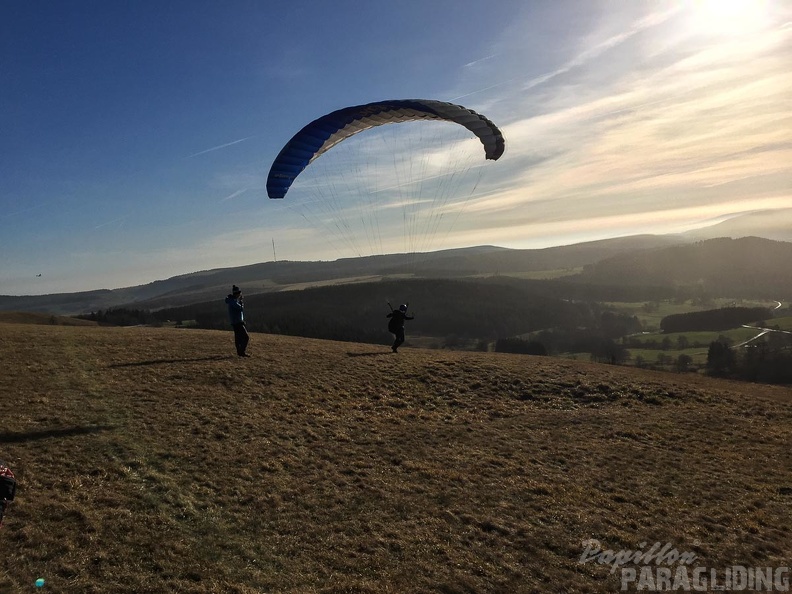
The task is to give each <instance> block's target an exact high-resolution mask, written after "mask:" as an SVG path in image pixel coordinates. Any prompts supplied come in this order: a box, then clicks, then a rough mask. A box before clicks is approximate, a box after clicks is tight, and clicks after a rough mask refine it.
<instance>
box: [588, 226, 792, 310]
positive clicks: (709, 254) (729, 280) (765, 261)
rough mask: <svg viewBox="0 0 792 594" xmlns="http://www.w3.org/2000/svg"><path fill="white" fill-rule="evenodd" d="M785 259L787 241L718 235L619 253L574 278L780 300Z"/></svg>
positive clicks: (789, 278)
mask: <svg viewBox="0 0 792 594" xmlns="http://www.w3.org/2000/svg"><path fill="white" fill-rule="evenodd" d="M790 261H792V243H788V242H781V241H771V240H769V239H761V238H759V237H743V238H740V239H729V238H719V239H710V240H706V241H701V242H697V243H694V244H688V245H677V246H672V247H667V248H658V249H655V250H644V251H641V252H637V253H632V254H628V253H624V254H619V255H617V256H613V257H612V258H607V259H604V260H602V261H600V262H598V263H596V264H592V265H590V266H587V267H586V268H585V270H584V272H583V274H582V275H580V277H579V280H580V282H587V283H605V284H608V283H614V282H621V283H623V284H624V285H628V286H629V285H639V286H640V285H646V284H653V285H659V286H685V287H690V288H692V289H695V290H697V291H700V292H704V293H706V294H708V295H709V296H711V297H742V298H765V299H784V298H786V296H787V295H792V269H790V267H789V265H788V263H789V262H790ZM779 295H780V297H779Z"/></svg>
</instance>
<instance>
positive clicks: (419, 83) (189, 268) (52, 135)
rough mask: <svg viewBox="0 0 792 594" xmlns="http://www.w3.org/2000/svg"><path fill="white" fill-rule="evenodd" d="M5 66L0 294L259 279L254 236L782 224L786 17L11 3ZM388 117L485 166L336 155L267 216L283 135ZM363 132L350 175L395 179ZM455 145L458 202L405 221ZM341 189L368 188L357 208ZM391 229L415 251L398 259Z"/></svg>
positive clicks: (0, 39) (326, 251) (443, 173)
mask: <svg viewBox="0 0 792 594" xmlns="http://www.w3.org/2000/svg"><path fill="white" fill-rule="evenodd" d="M0 48H2V51H0V81H2V87H3V90H2V92H0V130H2V134H0V294H41V293H54V292H71V291H82V290H92V289H98V288H115V287H121V286H130V285H135V284H141V283H146V282H151V281H154V280H157V279H162V278H167V277H170V276H174V275H177V274H183V273H189V272H194V271H199V270H205V269H210V268H221V267H230V266H239V265H244V264H251V263H256V262H264V261H268V260H272V259H273V242H274V243H275V244H276V246H277V257H278V259H284V260H308V259H310V260H331V259H336V258H339V257H347V256H356V255H369V254H376V253H391V252H400V251H404V250H405V249H419V250H420V249H441V248H452V247H464V246H473V245H499V246H504V247H511V248H540V247H548V246H552V245H563V244H570V243H576V242H579V241H588V240H594V239H604V238H609V237H618V236H624V235H632V234H637V233H656V234H662V233H680V232H685V231H690V230H692V229H696V228H698V227H703V226H706V225H712V224H714V223H715V222H718V221H722V220H724V219H726V218H728V217H731V216H735V215H739V214H742V213H753V212H759V211H772V210H774V209H788V208H790V207H792V109H790V107H792V69H790V64H792V2H789V1H782V0H764V1H762V0H700V1H692V0H691V1H688V2H682V1H667V2H622V1H592V2H579V1H572V0H561V1H551V0H546V1H544V0H542V1H530V0H529V1H525V0H519V1H518V0H514V1H511V0H505V1H502V2H489V3H488V2H480V1H476V2H473V1H469V0H453V1H451V0H438V1H433V2H428V3H427V2H418V1H412V0H410V1H407V2H402V3H399V4H398V8H396V7H395V5H394V3H386V2H380V1H372V2H367V3H361V2H357V1H355V2H353V1H351V0H349V1H346V0H339V1H337V2H319V1H310V2H303V3H285V2H284V3H272V2H266V3H265V2H260V3H249V2H238V1H234V0H231V1H228V2H200V1H199V2H192V1H191V2H168V3H157V2H149V1H142V2H134V3H114V2H107V3H98V2H97V3H94V2H89V3H78V4H72V3H35V2H8V3H5V5H4V7H3V18H2V19H0ZM409 98H420V99H437V100H441V101H450V102H453V103H459V104H461V105H464V106H466V107H468V108H470V109H473V110H475V111H477V112H479V113H481V114H484V115H486V117H488V118H489V119H490V120H492V121H493V122H494V123H495V124H497V125H498V126H499V127H500V129H501V130H502V131H503V134H504V136H505V138H506V151H505V153H504V155H503V156H502V157H501V158H500V159H499V160H497V161H485V160H484V158H483V153H481V147H480V146H479V145H478V144H477V141H476V140H475V139H474V140H473V141H472V145H473V146H472V148H471V147H470V142H469V141H465V140H463V139H461V138H457V137H453V138H449V139H448V140H445V141H444V144H442V143H441V144H440V145H439V146H438V147H437V148H433V149H431V152H430V153H429V154H428V155H427V156H426V157H425V159H424V169H422V170H421V172H420V173H417V172H412V175H414V176H415V177H414V178H413V179H412V180H407V179H405V177H404V174H403V173H402V172H401V171H399V170H396V169H388V170H386V171H380V170H379V169H376V168H372V169H366V168H364V167H362V166H360V165H359V164H358V163H354V162H351V163H350V162H347V161H343V160H342V157H341V153H339V155H338V159H339V160H338V161H335V162H334V161H333V160H332V159H331V158H330V153H331V152H332V151H333V150H335V149H331V151H329V152H328V154H327V155H324V156H322V157H320V158H319V159H317V160H316V161H315V162H314V163H313V164H312V165H310V166H309V167H308V169H306V171H305V172H304V174H305V179H304V180H303V179H301V178H302V176H300V178H298V181H299V182H300V183H301V184H302V186H300V185H299V184H298V183H295V186H294V190H296V191H295V192H294V195H292V193H291V190H290V193H289V194H287V196H286V197H285V198H284V199H283V200H270V199H269V198H268V197H267V191H266V178H267V174H268V172H269V168H270V165H271V164H272V162H273V160H274V159H275V157H276V155H277V154H278V152H279V151H280V149H281V148H282V147H283V145H284V144H285V143H286V142H287V141H288V140H289V139H290V138H291V137H292V135H294V134H295V133H296V132H297V131H299V130H300V129H301V128H302V127H303V126H304V125H306V124H307V123H309V122H310V121H312V120H314V119H316V118H318V117H319V116H321V115H323V114H325V113H328V112H330V111H333V110H336V109H340V108H342V107H345V106H349V105H357V104H363V103H368V102H372V101H377V100H383V99H409ZM398 126H400V124H399V125H392V126H383V128H397V127H398ZM359 136H360V137H361V138H360V139H356V141H358V140H359V141H360V143H361V144H360V146H366V145H364V144H363V143H365V142H366V138H365V137H364V135H363V134H361V135H359ZM371 138H372V139H375V138H377V140H371V141H370V142H371V143H372V144H371V145H370V146H367V148H366V149H365V154H366V155H367V157H366V160H367V161H369V160H372V161H373V159H374V157H375V156H379V157H380V158H382V160H383V161H384V162H386V163H389V162H392V161H395V157H394V155H395V154H396V153H399V152H400V151H399V147H397V148H388V147H386V146H385V145H384V144H383V145H382V146H380V144H379V140H378V137H374V136H373V135H372V136H371ZM344 144H345V143H341V145H339V147H337V148H340V147H341V146H342V145H344ZM350 146H351V147H352V148H353V149H354V146H355V145H353V144H351V143H350ZM402 148H404V147H402ZM409 150H411V149H405V152H409ZM467 150H470V151H471V154H472V157H470V158H471V159H472V160H471V161H470V163H468V164H466V165H465V168H466V169H465V171H466V173H467V174H469V175H470V176H471V180H472V181H470V182H468V189H467V190H465V191H464V192H463V191H462V190H461V189H459V188H458V187H457V186H453V187H452V188H451V190H450V192H451V194H450V195H449V196H447V197H444V198H443V200H442V201H441V202H440V203H437V202H434V203H432V204H433V205H432V210H431V212H429V213H427V212H426V211H425V212H423V213H422V212H421V211H420V208H421V207H422V205H423V204H425V203H427V202H428V200H427V199H424V198H421V199H420V200H419V201H417V202H416V204H415V205H414V206H410V207H409V208H412V209H413V210H406V208H407V207H406V206H405V204H404V200H405V198H404V189H405V188H407V187H408V186H410V185H418V184H420V185H421V186H422V187H423V189H424V191H425V192H427V191H428V192H430V193H432V192H435V191H436V190H435V188H436V187H438V185H439V184H440V183H441V182H442V181H443V180H446V179H453V180H454V183H461V179H460V178H459V177H458V176H456V173H454V175H449V174H448V170H449V167H461V166H457V165H454V163H456V162H457V161H456V160H457V159H459V158H460V157H461V155H462V154H463V153H464V152H465V151H467ZM326 157H327V159H326V161H327V163H326V164H324V160H325V158H326ZM351 158H352V159H354V157H351ZM314 166H315V167H314ZM324 167H326V169H323V168H324ZM377 167H380V165H377ZM347 181H354V182H366V183H369V184H371V185H370V186H369V187H370V190H369V194H368V195H369V196H373V197H374V198H371V199H370V201H369V202H367V203H366V206H365V209H362V207H359V205H355V204H354V203H351V202H349V203H348V202H346V198H345V196H346V194H345V190H344V189H343V187H344V186H342V185H341V184H342V183H343V184H346V183H347ZM310 184H318V186H319V187H320V188H326V187H331V186H332V187H336V188H339V187H341V188H342V189H341V190H339V196H340V198H339V202H338V204H336V205H334V206H333V207H332V209H330V210H327V209H324V210H323V208H325V207H326V206H327V205H326V203H325V202H324V198H323V196H324V194H317V195H315V196H314V197H313V198H310V197H308V196H307V194H306V195H305V196H302V197H301V195H300V194H299V192H302V191H303V189H304V188H307V187H308V186H310ZM432 199H434V197H433V198H432ZM367 200H368V199H367ZM312 204H313V205H317V204H319V205H318V206H316V208H315V209H314V208H313V207H312ZM320 206H321V208H320ZM405 213H407V214H405ZM334 216H339V217H349V220H350V221H357V220H359V219H363V218H365V219H366V221H364V223H365V224H366V225H367V227H366V230H365V231H363V232H361V233H364V234H365V237H362V238H360V241H359V242H358V241H357V240H355V241H353V242H349V241H346V239H345V238H343V237H337V236H335V232H334V231H333V229H339V228H342V229H343V228H346V227H344V225H346V223H343V224H339V223H338V220H335V221H334V220H332V217H334ZM408 216H414V217H415V221H416V222H415V223H414V224H415V225H416V226H417V227H419V226H421V225H423V226H424V227H425V228H427V229H432V230H433V233H432V234H431V237H429V239H427V240H425V241H424V240H423V239H421V240H420V242H416V243H413V244H411V243H410V241H408V240H406V239H405V237H404V233H405V229H406V228H407V227H408V223H406V222H405V220H406V219H407V218H408ZM421 217H426V218H425V219H422V218H421ZM349 224H350V225H351V226H354V224H356V223H354V222H350V223H349ZM374 234H375V235H374ZM39 275H40V276H39Z"/></svg>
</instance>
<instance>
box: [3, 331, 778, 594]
mask: <svg viewBox="0 0 792 594" xmlns="http://www.w3.org/2000/svg"><path fill="white" fill-rule="evenodd" d="M231 341H232V339H231V335H230V333H229V332H217V331H194V330H193V331H188V330H177V329H151V328H101V327H100V328H80V327H64V326H40V327H37V328H36V333H35V340H31V334H30V327H29V326H22V325H16V324H2V325H0V359H2V360H3V361H4V372H3V374H0V392H2V393H3V395H4V397H3V398H2V399H0V422H1V423H2V426H0V458H3V459H5V460H7V461H8V462H9V464H10V465H11V467H12V468H13V469H14V470H15V471H16V472H17V476H18V478H19V479H20V487H19V491H18V496H17V501H16V502H15V503H14V504H13V505H12V507H11V509H10V510H9V513H8V515H7V518H6V524H5V526H4V527H3V528H2V530H0V550H1V551H3V554H2V555H0V592H2V591H4V588H5V590H7V591H12V592H14V591H20V592H21V591H27V590H28V589H30V588H31V587H32V584H33V581H34V580H35V579H36V578H38V577H44V578H45V579H47V580H48V586H47V587H50V588H51V589H52V590H53V591H57V592H66V593H90V592H96V593H98V592H120V593H125V592H128V593H133V592H136V593H141V592H166V591H174V592H194V593H209V592H236V593H250V594H252V593H254V592H293V593H306V592H308V593H310V592H317V593H318V592H323V593H330V592H339V593H340V592H358V593H364V592H365V593H375V592H376V593H379V592H410V593H415V592H427V593H428V592H446V593H449V592H476V593H484V592H507V591H508V592H517V593H519V592H534V591H553V592H612V591H616V590H618V587H619V572H618V571H617V572H616V573H615V574H611V572H610V567H609V566H607V565H599V564H596V563H594V562H590V563H586V564H581V563H579V562H578V561H579V559H580V557H581V554H582V553H583V545H582V541H583V540H584V539H590V538H594V539H597V540H599V541H600V542H601V544H602V546H603V548H608V549H613V550H620V549H625V548H627V549H632V550H636V549H639V548H640V547H641V543H650V544H651V543H654V542H660V543H667V542H668V543H671V544H672V545H673V546H674V547H675V548H677V549H678V550H679V551H691V552H693V553H695V554H696V555H697V556H698V561H697V563H700V564H701V565H702V566H706V567H713V568H722V567H725V566H727V565H728V566H731V565H734V564H742V565H745V566H756V565H761V566H768V565H769V566H781V565H782V564H783V561H784V560H788V559H789V558H792V544H790V543H792V520H790V516H789V506H790V504H792V466H790V464H789V443H792V409H790V406H789V405H790V402H792V391H790V390H788V389H780V388H769V387H763V386H754V385H744V384H736V383H730V382H724V381H717V380H711V379H707V378H701V377H692V376H689V375H670V374H659V373H651V372H645V371H641V370H636V369H630V368H620V367H613V366H600V365H593V364H586V363H578V362H573V361H562V360H557V359H549V358H535V357H527V356H511V355H497V354H487V353H461V352H438V351H423V350H418V349H404V352H403V353H399V355H392V354H390V353H389V351H388V349H387V347H385V346H383V347H378V346H372V345H358V344H350V343H335V342H329V341H319V340H309V339H299V338H289V337H283V336H272V335H263V334H254V335H253V339H252V342H251V351H252V353H253V355H254V356H253V357H252V358H250V359H239V358H237V357H235V356H233V357H232V356H230V353H232V344H231Z"/></svg>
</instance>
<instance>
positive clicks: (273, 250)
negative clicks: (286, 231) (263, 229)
mask: <svg viewBox="0 0 792 594" xmlns="http://www.w3.org/2000/svg"><path fill="white" fill-rule="evenodd" d="M272 259H273V260H274V261H275V262H277V261H278V257H277V256H276V255H275V238H274V237H273V238H272Z"/></svg>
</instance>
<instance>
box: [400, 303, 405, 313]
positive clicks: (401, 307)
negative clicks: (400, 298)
mask: <svg viewBox="0 0 792 594" xmlns="http://www.w3.org/2000/svg"><path fill="white" fill-rule="evenodd" d="M399 311H400V312H406V311H407V306H406V305H405V304H404V303H402V304H401V305H400V306H399Z"/></svg>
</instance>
